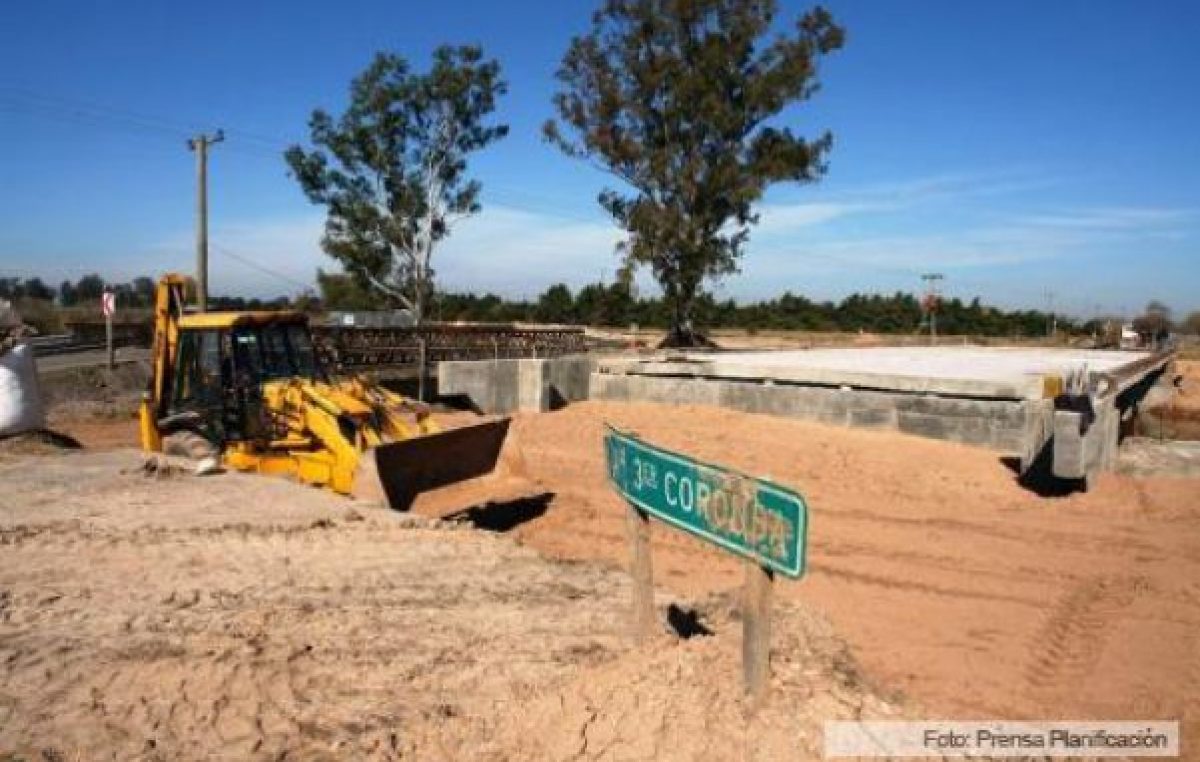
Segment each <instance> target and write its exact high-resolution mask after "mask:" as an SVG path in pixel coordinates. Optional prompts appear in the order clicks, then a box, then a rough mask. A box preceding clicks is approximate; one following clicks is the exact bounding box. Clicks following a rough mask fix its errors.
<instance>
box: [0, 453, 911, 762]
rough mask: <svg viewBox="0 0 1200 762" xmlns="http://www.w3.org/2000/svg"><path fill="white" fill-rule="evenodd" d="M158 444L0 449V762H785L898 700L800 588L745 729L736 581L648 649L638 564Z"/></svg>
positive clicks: (502, 506) (506, 509)
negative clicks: (160, 451)
mask: <svg viewBox="0 0 1200 762" xmlns="http://www.w3.org/2000/svg"><path fill="white" fill-rule="evenodd" d="M140 462H141V459H140V457H139V456H138V455H137V454H136V453H133V452H108V453H86V452H85V453H79V454H74V455H68V456H63V457H55V458H43V459H37V460H31V459H26V460H24V461H22V462H20V463H16V464H9V465H0V482H3V484H4V485H5V490H4V493H3V495H2V496H0V545H2V546H3V556H4V563H3V564H0V663H3V664H4V665H5V668H4V670H3V671H0V758H4V753H12V754H15V755H18V757H19V758H27V759H41V758H45V759H70V760H73V759H81V760H100V759H119V760H193V759H194V760H199V759H245V760H278V759H304V760H335V759H337V760H341V759H362V760H399V759H405V760H407V759H413V760H430V759H434V760H441V759H445V760H451V759H468V758H488V759H495V760H502V759H518V758H551V759H553V758H558V757H559V755H560V753H561V752H563V751H564V750H566V749H568V748H570V749H571V751H572V754H576V753H577V752H578V755H577V757H578V758H580V759H585V760H587V759H597V760H598V759H615V758H628V756H629V755H630V754H635V755H636V754H641V753H642V752H643V751H652V750H655V749H657V751H658V752H659V753H658V754H656V755H655V756H656V757H657V758H662V759H678V760H684V759H699V758H715V757H714V754H715V755H716V756H719V757H721V758H755V757H761V758H779V757H780V756H784V757H787V756H795V754H796V752H795V750H796V749H815V748H818V746H817V745H818V744H819V743H820V736H819V722H820V720H821V719H823V718H825V717H827V716H828V717H835V716H836V717H849V716H854V715H855V714H856V713H858V712H862V713H864V714H872V715H876V716H878V715H887V714H888V713H889V712H890V711H893V710H892V709H891V707H890V706H889V705H888V704H887V703H885V702H883V701H881V700H879V699H877V698H876V697H875V696H874V694H873V693H872V691H871V689H870V688H869V686H868V685H867V681H866V680H865V679H864V678H863V677H862V676H861V675H860V674H859V672H858V670H857V668H856V667H854V664H853V659H852V658H851V657H850V655H849V653H848V651H847V650H846V648H845V646H844V645H843V644H842V643H841V641H840V640H839V639H838V638H837V637H836V635H834V634H833V632H832V630H831V629H829V627H828V625H826V624H825V623H823V622H822V621H821V620H820V619H819V618H817V617H815V616H814V615H811V614H809V613H807V612H805V611H804V610H803V608H801V607H799V606H797V605H795V604H784V605H781V607H780V616H779V617H778V619H777V623H776V639H775V643H774V645H775V652H776V662H775V663H776V667H775V688H776V694H775V696H774V697H773V699H772V701H771V704H770V705H769V707H768V708H767V709H766V710H764V712H763V714H762V715H761V716H760V718H759V719H757V720H755V723H756V724H755V725H753V726H752V728H754V729H755V734H754V735H748V734H747V733H746V731H745V729H744V723H743V722H742V720H741V714H740V713H741V694H740V690H739V688H738V686H739V684H740V682H739V678H738V655H737V649H738V644H739V642H740V627H739V625H738V623H737V621H736V615H735V613H734V612H733V611H732V608H731V606H730V604H729V603H728V601H727V599H726V598H723V597H720V596H718V597H715V598H712V599H709V600H706V601H705V602H704V603H703V604H701V605H700V606H699V609H698V610H699V611H700V615H699V624H700V625H703V627H706V628H707V629H708V630H710V631H711V633H712V634H711V635H709V636H696V637H692V638H691V639H688V640H682V639H679V638H676V637H672V636H667V635H664V637H663V638H662V639H661V640H660V641H658V642H655V643H653V644H651V645H649V646H647V647H645V648H643V649H640V650H638V649H634V648H632V647H631V646H630V644H629V641H628V639H627V637H626V621H625V614H626V612H627V606H628V601H629V591H628V586H627V580H626V576H625V575H624V574H623V573H620V572H618V571H615V570H612V569H607V568H605V567H603V566H599V565H594V564H578V563H564V562H554V561H547V560H545V559H543V558H541V557H540V556H539V555H537V554H536V553H535V552H533V551H531V550H529V549H527V548H521V547H519V546H517V545H515V544H514V543H512V542H510V541H509V540H508V539H507V538H505V537H503V536H500V535H498V534H496V533H494V532H487V531H480V530H478V529H476V528H475V527H474V526H472V525H473V524H475V525H478V526H493V527H495V526H502V525H503V522H498V521H497V520H496V516H498V515H499V516H501V517H503V516H505V515H507V514H510V513H512V512H513V511H514V510H517V512H518V513H519V509H513V508H512V507H510V506H509V505H508V504H507V503H505V502H503V501H501V502H497V503H493V504H492V505H490V506H483V505H481V506H476V510H475V511H474V512H471V513H467V514H464V515H463V516H462V517H461V518H460V519H459V520H458V521H456V522H453V523H451V522H440V521H434V520H431V519H428V518H424V517H421V516H405V515H400V514H396V513H393V512H390V511H386V510H384V509H382V508H377V507H372V506H366V505H363V504H353V503H350V502H348V501H346V500H344V499H341V498H338V497H336V496H334V495H331V494H329V493H326V492H323V491H319V490H313V489H308V488H304V487H299V486H296V485H293V484H290V483H287V482H285V481H283V480H278V479H270V478H265V477H254V476H245V475H240V474H233V473H231V474H224V475H221V476H214V477H206V478H204V479H198V478H194V477H190V476H187V475H180V476H178V477H177V478H173V479H155V478H145V477H144V476H141V475H140V472H139V464H140ZM659 604H660V606H661V607H662V608H663V610H664V621H665V620H666V609H667V608H668V607H669V606H671V605H674V606H676V607H678V608H681V609H688V608H690V604H689V603H688V601H687V600H686V599H683V598H677V597H675V596H670V595H664V596H662V597H661V599H660V601H659ZM685 619H686V617H685ZM877 713H878V714H877ZM751 739H758V740H755V741H753V742H752V741H751ZM577 744H586V746H583V745H577ZM709 750H713V751H712V752H709ZM785 751H786V752H787V753H784V752H785ZM726 752H728V753H726Z"/></svg>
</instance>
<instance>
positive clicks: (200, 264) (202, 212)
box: [187, 130, 225, 312]
mask: <svg viewBox="0 0 1200 762" xmlns="http://www.w3.org/2000/svg"><path fill="white" fill-rule="evenodd" d="M224 139H225V131H224V130H217V132H216V134H213V135H205V134H203V133H201V134H199V135H197V136H196V137H194V138H191V139H190V140H188V142H187V146H188V149H189V150H191V151H194V152H195V153H196V305H197V307H198V308H199V310H200V311H201V312H204V311H205V310H207V309H208V147H209V146H211V145H214V144H216V143H220V142H221V141H222V140H224Z"/></svg>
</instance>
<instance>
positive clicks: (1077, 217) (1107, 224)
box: [1020, 206, 1197, 232]
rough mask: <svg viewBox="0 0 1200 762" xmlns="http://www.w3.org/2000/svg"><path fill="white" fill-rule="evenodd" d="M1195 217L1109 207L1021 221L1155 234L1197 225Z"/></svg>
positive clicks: (1188, 213) (1172, 210) (1184, 211)
mask: <svg viewBox="0 0 1200 762" xmlns="http://www.w3.org/2000/svg"><path fill="white" fill-rule="evenodd" d="M1196 216H1197V210H1195V209H1180V208H1172V207H1120V206H1116V207H1113V206H1107V207H1096V208H1091V209H1074V210H1068V211H1059V212H1053V213H1045V214H1033V215H1029V216H1026V217H1022V218H1020V221H1021V222H1022V223H1024V224H1026V225H1031V226H1036V227H1047V228H1077V229H1085V230H1131V231H1147V232H1153V231H1162V230H1164V229H1166V228H1168V227H1174V226H1178V225H1181V224H1186V223H1189V222H1195V220H1196Z"/></svg>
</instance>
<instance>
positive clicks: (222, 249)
mask: <svg viewBox="0 0 1200 762" xmlns="http://www.w3.org/2000/svg"><path fill="white" fill-rule="evenodd" d="M210 245H211V247H212V248H213V250H215V251H217V252H220V253H221V254H223V255H225V256H227V257H229V258H230V259H233V260H236V261H237V262H240V263H241V264H243V265H245V266H246V267H249V268H251V269H253V270H258V271H259V272H260V273H263V274H265V275H270V276H272V277H275V278H278V279H279V280H281V281H285V282H287V283H290V284H291V285H293V286H297V287H299V288H302V289H304V290H305V291H311V290H312V284H311V283H303V282H301V281H298V280H296V279H295V278H293V277H291V276H290V275H284V274H283V273H281V272H279V271H278V270H273V269H271V268H270V267H267V266H266V265H261V264H259V263H257V262H255V261H253V260H252V259H249V258H247V257H244V256H242V255H241V254H238V253H236V252H234V251H230V250H229V249H227V248H225V247H224V246H220V245H218V244H215V243H212V244H210Z"/></svg>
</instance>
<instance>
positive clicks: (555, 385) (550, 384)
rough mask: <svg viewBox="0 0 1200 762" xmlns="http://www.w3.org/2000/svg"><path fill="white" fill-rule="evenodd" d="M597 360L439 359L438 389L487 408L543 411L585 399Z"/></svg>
mask: <svg viewBox="0 0 1200 762" xmlns="http://www.w3.org/2000/svg"><path fill="white" fill-rule="evenodd" d="M593 367H594V361H593V360H592V359H591V358H589V357H556V358H552V359H545V360H469V361H457V360H456V361H447V362H440V363H438V370H437V373H438V394H439V395H441V396H444V397H449V396H463V397H466V398H468V399H469V400H470V401H471V404H472V405H474V406H475V407H476V408H477V409H479V410H481V411H482V412H485V413H496V414H501V415H506V414H508V413H513V412H517V411H528V412H543V411H546V410H554V409H556V408H560V407H562V406H563V405H566V404H567V403H569V402H576V401H579V400H583V399H587V396H588V379H589V378H590V376H591V373H592V368H593Z"/></svg>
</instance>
